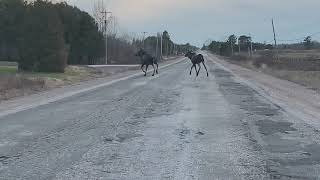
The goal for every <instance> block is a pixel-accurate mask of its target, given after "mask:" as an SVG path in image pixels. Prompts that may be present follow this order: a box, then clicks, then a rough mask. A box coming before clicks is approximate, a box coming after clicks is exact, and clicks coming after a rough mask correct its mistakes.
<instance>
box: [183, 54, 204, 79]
mask: <svg viewBox="0 0 320 180" xmlns="http://www.w3.org/2000/svg"><path fill="white" fill-rule="evenodd" d="M185 57H188V58H189V59H190V60H191V62H192V64H193V65H192V67H191V70H190V75H191V73H192V69H193V68H195V69H196V73H197V76H199V72H200V69H201V63H202V64H203V66H204V68H205V69H206V72H207V76H208V77H209V73H208V70H207V67H206V65H205V63H204V58H203V55H202V54H198V55H197V54H196V53H194V52H191V51H189V52H187V54H186V55H185ZM197 65H198V66H199V70H197Z"/></svg>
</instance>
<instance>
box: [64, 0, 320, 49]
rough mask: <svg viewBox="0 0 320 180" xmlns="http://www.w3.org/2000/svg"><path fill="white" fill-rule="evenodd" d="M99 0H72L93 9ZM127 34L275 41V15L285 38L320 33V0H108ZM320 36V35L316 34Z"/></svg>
mask: <svg viewBox="0 0 320 180" xmlns="http://www.w3.org/2000/svg"><path fill="white" fill-rule="evenodd" d="M94 1H95V0H69V2H70V3H72V4H73V5H76V6H78V7H79V8H80V9H82V10H85V11H88V12H89V13H92V9H93V3H94ZM105 2H106V6H107V8H108V10H110V11H112V12H113V15H115V16H116V17H117V19H118V23H119V25H120V26H121V29H122V31H123V32H128V33H137V34H141V32H144V31H146V32H149V34H151V33H156V32H159V31H163V30H168V31H169V33H170V34H171V36H172V39H174V40H175V41H176V42H179V43H186V42H190V43H192V44H195V45H198V46H201V45H202V44H203V43H204V42H206V41H207V40H224V39H225V38H226V37H227V36H228V35H229V34H236V35H242V34H249V33H250V34H251V35H252V37H253V39H254V40H255V41H260V42H264V41H266V42H271V41H272V39H273V34H272V26H271V18H274V20H275V25H276V31H277V36H278V39H279V40H280V42H289V41H284V40H294V39H300V38H301V37H304V36H307V35H311V34H314V33H317V32H320V0H105ZM313 38H314V39H318V40H320V34H317V35H315V36H314V37H313Z"/></svg>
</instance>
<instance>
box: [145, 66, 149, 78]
mask: <svg viewBox="0 0 320 180" xmlns="http://www.w3.org/2000/svg"><path fill="white" fill-rule="evenodd" d="M148 67H149V64H147V65H146V71H145V72H144V76H147V72H148Z"/></svg>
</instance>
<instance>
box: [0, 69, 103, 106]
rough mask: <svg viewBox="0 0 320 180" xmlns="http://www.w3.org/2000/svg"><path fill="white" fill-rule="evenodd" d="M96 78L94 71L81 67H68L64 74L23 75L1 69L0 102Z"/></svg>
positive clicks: (22, 73)
mask: <svg viewBox="0 0 320 180" xmlns="http://www.w3.org/2000/svg"><path fill="white" fill-rule="evenodd" d="M0 69H1V68H0ZM98 76H99V74H97V73H96V71H95V70H93V69H91V68H87V67H81V66H68V67H67V68H66V70H65V73H24V72H16V71H11V70H10V71H9V70H8V69H7V68H3V70H2V71H0V101H3V100H8V99H11V98H14V97H19V96H24V95H29V94H34V93H36V92H39V91H44V90H47V89H51V88H56V87H60V86H63V85H68V84H74V83H77V82H80V81H85V80H90V79H92V78H95V77H98Z"/></svg>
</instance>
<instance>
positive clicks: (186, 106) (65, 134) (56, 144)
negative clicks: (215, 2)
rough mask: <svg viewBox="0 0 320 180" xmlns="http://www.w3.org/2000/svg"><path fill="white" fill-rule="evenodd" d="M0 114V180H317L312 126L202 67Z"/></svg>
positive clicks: (319, 169) (318, 148)
mask: <svg viewBox="0 0 320 180" xmlns="http://www.w3.org/2000/svg"><path fill="white" fill-rule="evenodd" d="M206 59H207V65H208V66H209V74H210V76H209V77H206V74H205V72H204V71H203V70H204V69H202V72H200V74H201V75H200V76H199V77H195V73H194V72H193V73H194V74H193V76H189V70H190V67H191V65H190V62H189V60H186V61H183V62H181V63H178V64H175V65H173V66H169V67H167V68H165V69H162V70H161V74H160V75H157V76H155V77H151V76H150V75H149V76H148V77H143V76H142V75H141V76H139V77H133V78H130V79H128V80H124V81H120V82H117V83H114V84H112V85H110V86H107V87H102V88H99V89H97V90H93V91H88V92H85V93H81V94H79V95H75V96H72V97H68V98H65V99H63V100H59V101H57V102H54V103H50V104H47V105H42V106H40V107H37V108H33V109H29V110H25V111H22V112H18V113H15V114H11V115H8V116H5V117H1V118H0V137H1V139H0V179H6V180H7V179H8V180H11V179H23V180H29V179H30V180H36V179H61V180H62V179H75V180H80V179H254V180H256V179H319V177H320V144H319V139H320V137H319V130H317V129H315V128H314V127H312V126H309V125H308V124H307V123H304V121H303V120H301V119H298V118H295V117H294V116H292V115H290V114H289V113H287V112H286V111H284V110H283V109H282V108H281V107H279V106H277V105H275V104H273V103H272V102H271V101H270V100H267V99H266V98H265V97H263V96H262V95H261V94H260V93H259V92H258V91H256V90H254V89H253V88H251V87H250V86H248V85H247V84H245V83H244V82H243V81H241V80H240V79H238V78H237V77H235V76H234V75H233V74H232V73H230V72H229V71H228V70H226V69H224V68H222V67H220V66H219V65H218V64H216V63H214V62H212V61H209V57H208V56H206Z"/></svg>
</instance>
